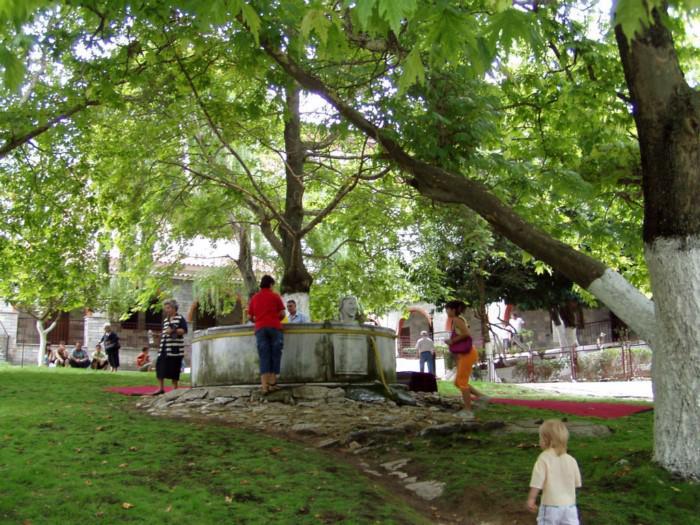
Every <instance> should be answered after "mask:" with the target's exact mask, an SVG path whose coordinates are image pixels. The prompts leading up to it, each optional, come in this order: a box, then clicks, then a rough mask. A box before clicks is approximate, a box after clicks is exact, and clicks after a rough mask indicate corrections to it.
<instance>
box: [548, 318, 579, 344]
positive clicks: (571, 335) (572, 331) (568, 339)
mask: <svg viewBox="0 0 700 525" xmlns="http://www.w3.org/2000/svg"><path fill="white" fill-rule="evenodd" d="M552 333H554V334H556V336H557V341H559V346H560V348H562V349H567V350H568V349H569V348H571V347H572V346H578V337H577V336H576V327H575V326H570V327H567V326H564V321H562V320H561V318H559V324H558V325H556V324H554V323H552Z"/></svg>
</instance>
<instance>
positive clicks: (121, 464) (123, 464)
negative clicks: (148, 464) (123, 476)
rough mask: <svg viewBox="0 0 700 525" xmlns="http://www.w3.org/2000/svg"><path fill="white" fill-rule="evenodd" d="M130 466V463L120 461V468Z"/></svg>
mask: <svg viewBox="0 0 700 525" xmlns="http://www.w3.org/2000/svg"><path fill="white" fill-rule="evenodd" d="M128 466H129V464H128V463H120V464H119V468H126V467H128Z"/></svg>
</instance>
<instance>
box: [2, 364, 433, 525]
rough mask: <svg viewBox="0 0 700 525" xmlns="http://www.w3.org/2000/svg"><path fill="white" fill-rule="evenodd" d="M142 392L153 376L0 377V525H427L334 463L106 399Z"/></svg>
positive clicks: (14, 372)
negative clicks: (126, 389)
mask: <svg viewBox="0 0 700 525" xmlns="http://www.w3.org/2000/svg"><path fill="white" fill-rule="evenodd" d="M141 384H154V385H155V379H154V377H153V375H152V374H148V375H147V374H143V373H129V372H120V373H119V374H109V373H102V372H94V371H90V370H87V371H86V370H65V369H37V368H25V369H18V368H10V367H7V366H5V367H2V368H0V495H1V496H0V523H3V524H4V523H8V524H10V523H16V524H27V525H28V524H32V525H37V524H54V523H68V524H73V523H76V524H78V523H79V524H83V523H106V524H112V523H154V524H156V523H157V524H163V523H167V524H187V525H194V524H196V525H200V524H207V523H215V524H224V523H226V524H228V523H235V524H258V523H260V524H263V523H264V524H268V523H290V524H297V523H299V524H303V523H337V522H345V523H397V524H427V523H429V521H428V520H427V519H425V518H424V517H422V516H421V515H419V514H417V513H416V512H414V511H413V510H412V509H411V508H410V507H407V506H406V505H405V504H404V503H403V502H402V501H401V500H400V499H399V498H396V497H394V496H392V495H391V494H389V492H388V491H386V490H384V489H383V488H382V487H380V486H378V485H375V484H374V483H373V482H371V481H369V480H367V478H365V477H363V476H362V475H360V474H359V473H358V471H357V470H356V469H355V468H353V467H351V466H349V465H346V464H344V463H342V462H338V461H337V460H335V459H334V458H333V457H332V456H331V455H330V454H324V453H320V452H318V451H316V450H315V449H309V448H306V447H304V446H303V445H300V444H295V443H290V442H287V441H283V440H279V439H274V438H270V437H266V436H264V435H261V434H256V433H254V432H252V431H246V430H242V429H236V428H231V427H226V426H222V425H215V424H211V425H205V424H201V423H200V424H197V423H192V422H183V421H176V420H165V419H160V418H153V417H150V416H147V415H145V414H142V413H139V412H138V411H137V410H132V409H130V407H133V404H134V400H133V399H130V398H127V397H125V396H120V395H116V394H111V393H106V392H103V390H102V389H103V388H104V387H105V386H112V385H119V386H123V385H141Z"/></svg>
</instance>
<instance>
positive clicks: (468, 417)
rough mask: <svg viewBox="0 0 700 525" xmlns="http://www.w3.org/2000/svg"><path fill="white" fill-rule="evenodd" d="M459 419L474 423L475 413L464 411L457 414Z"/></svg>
mask: <svg viewBox="0 0 700 525" xmlns="http://www.w3.org/2000/svg"><path fill="white" fill-rule="evenodd" d="M455 416H457V417H458V418H459V419H462V420H464V421H474V413H473V412H472V411H471V410H467V409H466V408H465V409H462V410H460V411H459V412H457V413H456V414H455Z"/></svg>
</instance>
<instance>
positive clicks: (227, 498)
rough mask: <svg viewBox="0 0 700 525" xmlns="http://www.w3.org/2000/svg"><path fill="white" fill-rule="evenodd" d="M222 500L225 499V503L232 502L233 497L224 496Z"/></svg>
mask: <svg viewBox="0 0 700 525" xmlns="http://www.w3.org/2000/svg"><path fill="white" fill-rule="evenodd" d="M224 501H225V502H226V503H232V502H233V498H232V497H231V496H224Z"/></svg>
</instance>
